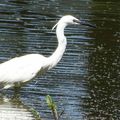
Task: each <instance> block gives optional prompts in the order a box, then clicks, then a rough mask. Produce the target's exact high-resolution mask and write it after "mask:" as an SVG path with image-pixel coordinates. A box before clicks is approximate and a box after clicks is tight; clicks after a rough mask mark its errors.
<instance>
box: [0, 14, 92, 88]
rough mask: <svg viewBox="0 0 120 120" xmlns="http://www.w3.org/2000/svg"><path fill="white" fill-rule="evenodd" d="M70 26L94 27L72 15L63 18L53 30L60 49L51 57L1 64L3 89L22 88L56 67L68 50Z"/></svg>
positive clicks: (23, 58)
mask: <svg viewBox="0 0 120 120" xmlns="http://www.w3.org/2000/svg"><path fill="white" fill-rule="evenodd" d="M69 24H76V25H78V24H83V25H88V26H92V25H90V24H86V23H85V22H82V21H81V20H79V19H77V18H75V17H73V16H71V15H66V16H63V17H62V18H61V19H60V20H59V21H58V23H57V24H56V25H55V26H54V27H53V28H52V29H54V28H56V35H57V39H58V47H57V48H56V50H55V52H54V53H53V54H52V55H51V56H49V57H44V56H42V55H40V54H27V55H24V56H21V57H15V58H13V59H11V60H9V61H6V62H4V63H1V64H0V86H2V87H3V89H7V88H10V87H20V86H21V84H23V83H26V82H28V81H30V80H32V79H33V78H34V77H35V76H36V75H38V74H42V73H44V72H46V71H47V70H50V69H51V68H53V67H54V66H56V64H57V63H58V62H59V61H60V59H61V58H62V56H63V53H64V51H65V49H66V45H67V41H66V37H65V36H64V28H65V27H66V26H67V25H69Z"/></svg>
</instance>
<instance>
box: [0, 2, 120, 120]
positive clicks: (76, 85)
mask: <svg viewBox="0 0 120 120" xmlns="http://www.w3.org/2000/svg"><path fill="white" fill-rule="evenodd" d="M119 6H120V2H119V1H117V2H114V1H113V0H109V1H108V2H105V1H102V0H101V1H99V0H93V1H92V0H80V1H78V0H70V1H69V2H68V1H65V0H61V1H58V0H49V1H47V0H44V1H43V0H34V1H32V0H29V1H28V0H22V1H20V0H5V1H0V62H1V63H2V62H4V61H6V60H9V59H11V58H13V57H16V56H21V55H24V54H29V53H40V54H43V55H45V56H49V55H51V54H52V52H53V51H54V50H55V48H56V47H57V40H56V36H55V31H51V28H52V27H53V25H54V24H55V23H56V22H57V20H58V19H59V18H60V17H62V16H63V15H65V14H71V15H74V16H76V17H77V18H81V19H84V20H86V21H88V22H90V23H91V24H95V25H96V26H97V27H96V28H90V27H85V26H69V27H67V28H66V29H65V35H66V37H67V39H68V45H67V49H66V52H65V54H64V56H63V58H62V60H61V61H60V62H59V64H58V65H57V66H56V67H55V68H53V69H52V70H51V71H48V72H47V73H46V74H44V75H43V76H40V77H39V76H38V77H36V78H35V79H34V80H33V81H32V82H29V83H28V84H26V85H25V86H23V87H22V89H21V91H20V96H19V98H18V99H15V98H14V100H13V89H10V90H6V91H2V92H1V99H0V117H1V116H2V117H1V119H2V120H6V119H8V118H9V119H10V117H9V116H12V117H13V118H11V119H12V120H13V119H15V120H21V119H22V120H30V119H37V118H35V117H36V116H35V114H33V112H31V111H30V110H29V109H34V110H35V111H37V112H38V114H40V116H41V118H42V119H43V120H52V114H51V111H50V110H49V108H48V107H47V104H46V101H45V96H46V95H48V94H49V95H51V96H52V97H53V99H54V101H55V102H56V104H57V106H58V110H59V111H62V110H64V113H63V115H62V116H61V117H62V118H61V119H62V120H98V119H101V120H102V119H103V120H109V119H114V120H118V119H120V80H119V79H120V54H119V53H120V20H119V19H120V14H119V13H120V7H119ZM15 100H16V102H15ZM9 110H10V111H11V112H8V111H9ZM17 111H21V112H19V113H21V114H22V115H25V116H26V117H24V116H23V117H22V118H20V114H18V112H17ZM4 114H5V115H6V116H5V115H4ZM6 117H8V118H6Z"/></svg>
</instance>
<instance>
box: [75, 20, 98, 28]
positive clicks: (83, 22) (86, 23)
mask: <svg viewBox="0 0 120 120" xmlns="http://www.w3.org/2000/svg"><path fill="white" fill-rule="evenodd" d="M74 22H75V23H76V24H80V25H85V26H89V27H93V28H96V26H95V25H92V24H90V23H88V22H85V21H81V20H78V19H75V20H74Z"/></svg>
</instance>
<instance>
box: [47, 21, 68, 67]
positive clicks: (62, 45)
mask: <svg viewBox="0 0 120 120" xmlns="http://www.w3.org/2000/svg"><path fill="white" fill-rule="evenodd" d="M66 25H67V24H65V23H61V22H58V24H57V28H56V35H57V39H58V46H57V49H56V50H55V52H54V53H53V54H52V55H51V56H50V57H48V59H49V60H50V61H51V64H50V66H49V69H51V68H52V67H54V66H55V65H56V64H57V63H58V62H59V61H60V60H61V58H62V56H63V53H64V52H65V49H66V45H67V40H66V37H65V36H64V28H65V27H66Z"/></svg>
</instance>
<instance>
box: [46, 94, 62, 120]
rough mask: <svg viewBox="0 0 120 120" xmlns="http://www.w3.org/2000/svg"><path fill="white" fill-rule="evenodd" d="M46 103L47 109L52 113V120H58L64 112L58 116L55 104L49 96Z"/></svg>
mask: <svg viewBox="0 0 120 120" xmlns="http://www.w3.org/2000/svg"><path fill="white" fill-rule="evenodd" d="M46 102H47V105H48V107H49V108H50V109H51V111H52V114H53V117H54V119H55V120H59V119H60V117H61V115H62V114H63V113H64V110H63V111H62V112H61V113H60V114H58V110H57V105H56V104H55V102H54V101H53V99H52V97H51V96H50V95H47V96H46Z"/></svg>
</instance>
